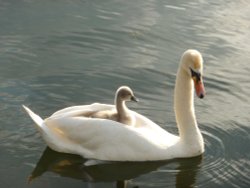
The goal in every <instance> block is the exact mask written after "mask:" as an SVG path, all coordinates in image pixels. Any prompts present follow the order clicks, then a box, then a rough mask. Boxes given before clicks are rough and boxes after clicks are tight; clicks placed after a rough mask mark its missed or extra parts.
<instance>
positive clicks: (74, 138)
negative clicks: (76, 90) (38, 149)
mask: <svg viewBox="0 0 250 188" xmlns="http://www.w3.org/2000/svg"><path fill="white" fill-rule="evenodd" d="M202 70H203V59H202V56H201V54H200V53H199V52H198V51H197V50H187V51H186V52H184V54H183V56H182V58H181V62H180V65H179V69H178V72H177V77H176V85H175V95H174V109H175V115H176V121H177V126H178V129H179V136H176V135H173V134H170V133H169V132H167V131H165V130H164V129H162V128H161V127H160V126H158V125H156V124H155V123H153V122H152V121H151V120H149V119H148V118H146V117H144V116H142V115H140V114H138V113H136V112H134V111H131V110H130V111H129V112H130V113H131V114H133V115H134V116H135V118H136V124H135V125H134V126H127V125H124V124H121V123H119V122H115V121H112V120H107V119H97V118H87V117H83V116H81V114H83V113H82V112H84V111H86V110H101V109H102V110H110V109H113V108H114V105H107V104H98V103H94V104H92V105H84V106H73V107H69V108H65V109H62V110H60V111H58V112H56V113H54V114H52V116H50V117H49V118H47V119H45V120H43V119H41V118H40V117H39V116H38V115H36V114H35V113H33V112H32V111H31V110H30V109H28V108H27V107H25V106H24V108H25V110H26V111H27V113H28V114H29V115H30V117H31V118H32V119H33V120H34V122H35V123H36V124H37V128H38V130H39V132H40V133H41V135H42V137H43V139H44V140H45V142H46V143H47V145H48V146H49V147H50V148H52V149H54V150H56V151H59V152H65V153H72V154H79V155H81V156H83V157H85V158H89V159H98V160H106V161H154V160H167V159H172V158H184V157H193V156H197V155H200V154H202V153H203V152H204V142H203V138H202V135H201V132H200V130H199V128H198V125H197V122H196V118H195V112H194V101H193V98H194V97H193V95H194V88H195V90H196V94H197V96H198V97H199V98H203V97H204V95H205V91H204V86H203V83H202Z"/></svg>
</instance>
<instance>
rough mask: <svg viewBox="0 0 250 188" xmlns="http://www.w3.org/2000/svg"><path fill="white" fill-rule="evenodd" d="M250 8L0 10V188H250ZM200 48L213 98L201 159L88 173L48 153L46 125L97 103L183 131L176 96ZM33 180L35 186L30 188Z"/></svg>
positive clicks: (23, 2) (142, 1) (66, 0)
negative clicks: (37, 123)
mask: <svg viewBox="0 0 250 188" xmlns="http://www.w3.org/2000/svg"><path fill="white" fill-rule="evenodd" d="M249 8H250V5H249V3H248V2H247V1H237V2H235V1H232V0H228V1H225V0H219V1H209V2H206V1H198V0H194V1H188V2H187V1H184V0H180V1H170V0H167V1H166V0H164V1H163V0H160V1H154V0H139V1H122V0H106V1H88V0H76V1H73V0H62V1H48V0H45V1H37V0H10V1H9V0H8V1H7V0H1V1H0V25H1V29H0V65H1V68H0V80H1V84H0V102H1V105H0V115H1V118H0V123H1V125H0V151H1V155H0V162H1V163H0V187H9V188H11V187H13V188H15V187H20V188H21V187H34V188H35V187H53V188H54V187H69V186H70V187H136V186H138V187H159V188H161V187H225V188H227V187H249V185H250V178H249V174H250V170H249V169H250V150H249V148H250V147H249V143H250V136H249V133H250V116H249V113H250V100H249V97H248V95H249V92H250V85H249V82H250V77H249V71H250V68H249V65H248V63H249V62H250V58H249V50H250V45H249V44H250V34H249V28H250V21H249V16H250V12H249ZM189 48H195V49H197V50H199V51H200V52H201V53H202V54H203V56H204V60H205V64H204V73H205V77H204V83H205V87H206V91H207V95H206V97H205V98H204V99H203V100H199V99H195V107H196V116H197V119H198V123H199V127H200V129H201V131H202V134H203V136H204V140H205V147H206V151H205V153H204V154H203V156H202V157H196V158H191V159H179V160H172V161H159V162H146V163H114V164H102V165H99V166H92V167H85V166H83V165H82V164H83V163H84V162H85V159H82V158H81V157H79V156H75V155H69V154H62V153H57V152H54V151H52V150H50V149H49V148H47V147H46V144H45V143H44V141H43V140H42V139H41V137H40V135H39V133H38V132H37V131H36V129H35V127H34V124H33V122H32V121H31V120H30V119H29V117H27V115H26V114H25V113H24V111H23V109H22V108H21V104H25V105H27V106H29V107H31V109H33V110H34V111H35V112H37V113H38V114H40V115H41V116H42V117H47V116H49V115H50V114H51V113H53V112H54V111H56V110H58V109H60V108H63V107H66V106H70V105H79V104H89V103H92V102H102V103H113V98H114V92H115V90H116V89H117V88H118V87H119V86H120V85H129V86H130V87H131V88H132V89H133V90H134V91H135V94H136V95H137V96H138V98H140V103H138V104H129V106H130V108H132V109H134V110H136V111H138V112H139V113H141V114H143V115H145V116H147V117H149V118H150V119H152V120H153V121H155V122H156V123H158V124H159V125H160V126H162V127H163V128H164V129H166V130H168V131H170V132H172V133H175V134H177V133H178V130H177V128H176V125H175V117H174V112H173V107H172V106H173V89H174V82H175V75H176V70H177V67H178V62H179V59H180V56H181V54H182V53H183V52H184V51H185V50H186V49H189ZM28 182H29V183H28Z"/></svg>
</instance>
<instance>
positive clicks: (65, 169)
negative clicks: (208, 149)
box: [28, 147, 202, 188]
mask: <svg viewBox="0 0 250 188" xmlns="http://www.w3.org/2000/svg"><path fill="white" fill-rule="evenodd" d="M201 162H202V156H199V157H195V158H191V159H179V160H177V159H176V160H171V161H158V162H109V163H105V162H104V163H103V164H96V165H91V166H88V165H87V166H86V165H85V164H86V159H83V158H82V157H80V156H78V155H71V154H65V153H59V152H56V151H53V150H51V149H50V148H48V147H47V148H46V149H45V151H44V152H43V154H42V156H41V158H40V159H39V161H38V162H37V164H36V167H35V169H34V170H33V172H32V173H31V175H30V177H29V179H28V180H29V183H32V181H35V179H37V178H38V177H39V176H42V175H43V174H44V173H46V172H47V171H49V172H53V173H56V174H59V175H60V176H62V177H70V178H74V179H80V180H83V181H86V182H103V181H104V182H105V181H110V182H116V185H117V188H121V187H124V188H125V187H127V185H128V181H129V180H131V179H134V178H136V177H138V176H140V175H143V174H146V173H149V172H152V171H156V170H157V169H158V168H159V167H161V166H163V165H167V164H169V163H176V164H177V168H176V169H173V170H174V171H176V187H177V188H179V187H190V188H191V187H194V186H195V181H196V175H197V173H198V172H199V169H200V167H201ZM165 178H166V179H167V177H165ZM37 181H39V180H37ZM129 184H136V183H132V182H129ZM137 187H140V186H137Z"/></svg>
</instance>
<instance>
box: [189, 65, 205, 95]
mask: <svg viewBox="0 0 250 188" xmlns="http://www.w3.org/2000/svg"><path fill="white" fill-rule="evenodd" d="M191 73H192V79H193V81H194V88H195V92H196V95H197V97H199V98H200V99H202V98H204V97H205V88H204V84H203V81H202V76H201V74H200V73H198V72H195V71H193V70H192V69H191Z"/></svg>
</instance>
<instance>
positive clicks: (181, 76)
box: [174, 66, 201, 144]
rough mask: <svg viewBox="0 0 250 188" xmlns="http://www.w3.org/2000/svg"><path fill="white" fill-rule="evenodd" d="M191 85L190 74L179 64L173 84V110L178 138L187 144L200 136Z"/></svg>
mask: <svg viewBox="0 0 250 188" xmlns="http://www.w3.org/2000/svg"><path fill="white" fill-rule="evenodd" d="M193 87H194V86H193V81H192V79H191V77H190V75H188V73H187V72H186V71H185V70H184V69H183V68H182V67H181V66H180V68H179V70H178V72H177V77H176V84H175V95H174V110H175V116H176V122H177V126H178V129H179V135H180V139H181V140H182V141H184V142H185V143H189V144H190V143H191V142H193V141H195V140H197V137H199V138H201V133H200V131H199V129H198V126H197V122H196V117H195V112H194V89H193Z"/></svg>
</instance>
